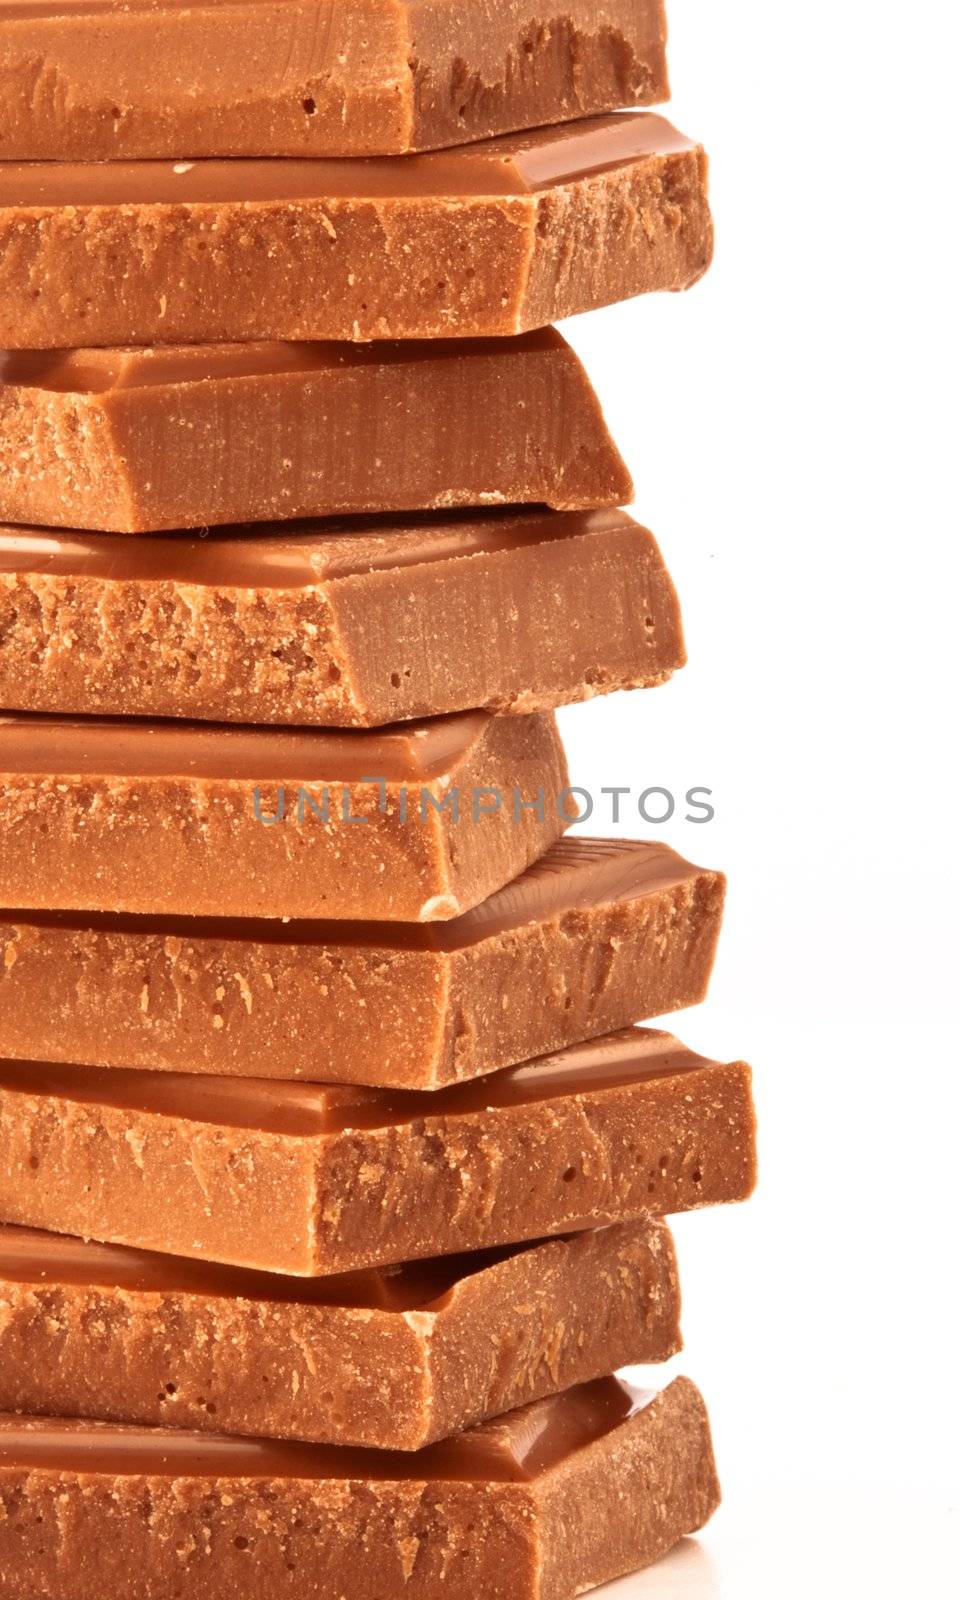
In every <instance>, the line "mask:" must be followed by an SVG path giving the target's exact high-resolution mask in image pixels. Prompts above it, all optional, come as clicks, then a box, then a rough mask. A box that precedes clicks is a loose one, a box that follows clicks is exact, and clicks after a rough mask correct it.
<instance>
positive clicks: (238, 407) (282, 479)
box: [0, 328, 633, 582]
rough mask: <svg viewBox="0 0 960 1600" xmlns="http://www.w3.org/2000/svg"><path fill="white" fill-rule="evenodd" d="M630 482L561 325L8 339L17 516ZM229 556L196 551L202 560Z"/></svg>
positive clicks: (553, 501)
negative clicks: (103, 340)
mask: <svg viewBox="0 0 960 1600" xmlns="http://www.w3.org/2000/svg"><path fill="white" fill-rule="evenodd" d="M480 417H482V418H483V426H482V427H479V426H478V418H480ZM632 493H633V488H632V484H631V482H630V477H629V474H628V472H627V469H626V467H625V466H624V464H623V461H622V459H621V457H620V455H619V454H618V452H617V449H616V446H615V445H614V443H613V441H612V439H611V438H610V435H609V433H608V431H607V429H606V427H605V425H604V421H603V416H602V414H601V411H600V407H599V404H598V402H597V398H596V396H595V394H594V392H593V389H592V388H591V386H590V382H589V379H588V378H587V375H586V373H585V372H584V369H583V367H582V366H581V364H580V362H579V361H578V360H577V357H576V356H575V355H574V353H573V351H572V350H571V349H570V346H569V345H568V344H567V343H566V342H565V340H563V339H562V338H561V336H560V335H559V334H558V333H557V332H556V331H555V330H554V329H552V328H547V329H542V330H540V331H538V332H535V333H529V334H521V335H519V336H518V337H516V338H511V339H492V340H491V339H480V340H476V339H474V340H470V339H455V340H448V341H444V342H443V343H442V344H437V343H436V342H435V341H434V342H432V343H424V342H421V341H417V340H413V341H408V342H406V343H397V342H392V343H391V342H389V341H387V342H379V343H377V344H376V345H372V346H366V345H351V344H345V343H338V344H330V343H315V344H305V343H300V344H279V343H276V342H272V343H271V342H266V343H265V342H260V343H254V344H224V345H209V344H206V345H204V344H200V345H196V344H195V345H157V346H153V347H145V348H140V349H104V350H97V349H89V348H86V349H78V350H52V351H49V350H48V351H36V350H18V351H9V352H7V353H6V354H0V519H4V518H5V519H8V520H9V521H11V522H14V523H38V524H50V525H52V526H56V527H67V528H70V529H82V528H94V529H97V530H106V531H113V532H116V533H143V532H151V531H158V530H164V529H171V528H191V527H193V526H194V525H201V524H202V525H204V526H209V525H213V524H217V525H219V524H224V523H255V522H263V521H270V520H272V519H282V520H283V521H284V522H287V521H289V520H290V519H292V518H295V517H318V516H322V517H330V516H340V515H348V514H355V513H360V512H364V513H368V514H369V513H374V512H377V513H379V512H397V511H415V510H422V509H430V508H437V507H440V508H444V509H445V510H447V511H449V510H450V509H451V508H454V507H457V506H498V505H504V504H507V503H510V504H516V505H520V504H525V503H534V502H535V503H543V504H545V505H550V506H553V507H555V508H556V509H559V510H580V509H583V508H588V509H589V508H594V507H598V506H610V505H621V504H623V503H624V502H625V501H627V500H630V499H631V498H632ZM256 531H257V530H256V529H251V528H244V527H238V528H234V529H233V530H232V534H231V537H232V538H233V539H238V538H241V537H245V536H249V535H250V534H251V533H254V534H255V533H256ZM314 532H317V530H314ZM185 550H186V551H187V552H189V551H190V550H196V541H195V540H190V541H189V542H188V543H187V545H186V546H185ZM144 559H145V560H146V559H147V558H146V557H144ZM157 559H158V561H160V562H161V564H162V557H159V556H158V558H157ZM171 559H172V560H173V561H174V562H175V561H176V558H175V557H172V556H171ZM214 559H215V558H212V557H209V556H206V557H205V556H204V555H203V554H202V553H201V552H199V551H197V554H196V562H197V565H198V570H199V571H203V570H204V568H203V565H202V564H203V563H204V562H208V563H209V562H210V561H212V560H214ZM253 559H254V558H253V557H252V556H251V557H250V560H251V562H252V561H253ZM112 560H115V561H119V560H120V557H119V555H117V554H115V555H114V556H113V557H112ZM180 570H181V571H182V570H183V569H182V568H181V569H180ZM189 571H190V569H189V568H188V569H187V571H183V577H184V581H187V579H188V577H189ZM197 581H198V582H203V579H202V578H201V577H198V578H197ZM253 581H256V579H255V578H254V580H253Z"/></svg>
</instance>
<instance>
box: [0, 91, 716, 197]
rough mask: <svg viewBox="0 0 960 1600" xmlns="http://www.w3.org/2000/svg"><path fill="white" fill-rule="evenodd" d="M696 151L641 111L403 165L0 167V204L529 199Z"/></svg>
mask: <svg viewBox="0 0 960 1600" xmlns="http://www.w3.org/2000/svg"><path fill="white" fill-rule="evenodd" d="M696 148H697V147H696V145H695V144H694V142H693V141H692V140H691V139H687V138H686V137H685V136H684V135H683V134H681V133H678V132H677V130H676V128H674V127H671V125H670V123H669V122H667V121H665V120H664V118H663V117H658V116H654V115H652V114H648V113H643V114H641V115H638V116H608V117H592V118H586V119H584V120H583V121H577V122H575V123H571V124H568V125H566V126H562V127H557V128H534V129H532V130H531V131H529V132H527V133H521V134H510V135H507V136H505V137H503V138H498V139H490V140H485V141H483V142H482V143H481V144H478V145H471V146H464V147H463V148H461V149H459V150H451V151H441V152H439V153H437V154H430V155H425V156H413V157H412V158H411V159H410V160H408V161H395V160H393V159H391V158H386V159H384V160H376V159H371V160H364V161H359V162H358V161H337V160H334V161H330V160H310V161H176V162H169V161H111V162H69V161H60V162H4V163H0V207H4V208H10V209H17V208H24V209H33V208H34V207H37V208H45V207H54V206H78V207H80V206H117V205H120V206H150V205H187V206H189V205H217V204H221V203H223V202H231V201H233V202H239V203H241V204H244V205H256V204H258V203H260V202H261V201H271V200H326V199H340V200H354V199H378V198H386V199H397V200H416V199H422V198H429V199H450V198H453V197H458V198H463V199H466V200H470V199H476V198H481V199H488V198H489V199H494V198H498V197H505V196H513V195H530V194H536V193H538V192H540V191H541V190H544V189H550V188H553V187H555V186H557V185H562V184H567V183H573V182H576V181H578V180H579V179H582V178H584V177H589V176H590V175H591V174H593V173H601V172H607V171H610V170H611V169H615V168H617V167H621V166H623V165H624V164H625V163H629V162H632V161H635V160H637V159H639V158H643V157H645V156H661V155H679V154H685V153H688V152H690V151H693V150H695V149H696Z"/></svg>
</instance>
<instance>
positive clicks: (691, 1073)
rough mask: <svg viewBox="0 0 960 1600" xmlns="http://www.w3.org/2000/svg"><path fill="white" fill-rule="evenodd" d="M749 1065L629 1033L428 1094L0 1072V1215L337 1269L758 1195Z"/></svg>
mask: <svg viewBox="0 0 960 1600" xmlns="http://www.w3.org/2000/svg"><path fill="white" fill-rule="evenodd" d="M753 1146H754V1119H753V1108H752V1103H751V1097H750V1070H749V1068H748V1067H746V1066H745V1065H744V1064H743V1063H742V1062H736V1063H734V1064H732V1065H728V1066H723V1065H720V1064H719V1063H718V1062H713V1061H707V1060H705V1059H704V1058H703V1057H702V1056H697V1055H694V1054H692V1052H690V1051H688V1050H685V1049H684V1047H683V1046H682V1045H681V1044H679V1043H678V1042H677V1040H676V1039H674V1038H672V1037H671V1035H670V1034H667V1033H659V1032H654V1031H651V1030H647V1029H632V1028H631V1029H626V1030H625V1031H624V1032H623V1033H616V1034H608V1035H607V1036H606V1037H605V1038H603V1039H600V1040H597V1041H595V1042H593V1043H592V1044H585V1045H578V1046H576V1047H574V1048H573V1049H571V1050H569V1051H566V1052H560V1053H558V1054H556V1055H552V1056H545V1057H542V1058H541V1059H540V1060H539V1061H536V1062H531V1063H528V1064H527V1065H526V1066H523V1067H511V1068H508V1069H507V1070H506V1071H505V1072H498V1073H495V1074H494V1075H493V1076H492V1077H489V1078H483V1079H481V1080H479V1081H476V1082H474V1083H467V1084H458V1085H456V1086H454V1087H452V1088H449V1089H438V1090H436V1091H434V1092H433V1093H423V1092H417V1091H413V1090H409V1091H402V1090H378V1089H359V1088H349V1089H346V1088H339V1089H338V1088H327V1087H324V1086H322V1085H313V1084H311V1085H307V1084H295V1083H276V1082H266V1081H264V1080H262V1079H254V1078H200V1077H185V1076H179V1075H171V1074H165V1073H146V1072H124V1071H123V1070H121V1069H116V1068H111V1069H106V1070H101V1069H99V1068H96V1067H71V1066H55V1065H50V1064H41V1063H38V1062H12V1061H6V1062H0V1219H2V1220H3V1221H5V1222H17V1223H23V1224H26V1225H27V1226H31V1227H40V1228H50V1229H52V1230H54V1231H56V1232H60V1233H73V1234H77V1235H79V1236H81V1237H82V1238H93V1239H102V1240H109V1241H112V1242H113V1243H116V1244H130V1245H135V1246H138V1247H139V1248H142V1249H148V1250H160V1251H162V1252H164V1253H167V1254H172V1255H183V1256H195V1257H199V1258H201V1259H207V1260H214V1261H223V1262H227V1263H230V1264H232V1265H236V1266H246V1267H253V1268H257V1269H260V1270H262V1271H267V1272H287V1273H292V1274H295V1275H298V1276H303V1277H311V1276H314V1275H316V1276H318V1277H320V1276H323V1275H325V1274H328V1273H333V1272H349V1271H353V1270H355V1269H356V1268H359V1267H367V1266H377V1265H380V1264H383V1263H388V1262H391V1261H406V1260H413V1259H419V1258H422V1257H426V1256H436V1255H449V1254H452V1253H453V1252H455V1251H461V1250H475V1249H484V1248H486V1247H487V1246H489V1245H498V1244H508V1243H516V1242H517V1241H519V1240H523V1239H537V1238H541V1237H543V1236H546V1235H548V1234H556V1233H569V1232H577V1231H581V1230H583V1229H586V1228H592V1227H596V1226H601V1225H603V1224H605V1223H608V1222H626V1221H629V1220H631V1219H633V1218H636V1217H641V1216H645V1215H648V1214H651V1215H656V1216H659V1215H664V1214H667V1213H670V1212H675V1211H688V1210H691V1209H693V1208H695V1207H699V1206H705V1205H716V1204H722V1203H724V1202H728V1201H734V1200H743V1199H745V1198H746V1197H747V1196H748V1195H749V1194H750V1192H751V1190H752V1188H753V1184H754V1148H753Z"/></svg>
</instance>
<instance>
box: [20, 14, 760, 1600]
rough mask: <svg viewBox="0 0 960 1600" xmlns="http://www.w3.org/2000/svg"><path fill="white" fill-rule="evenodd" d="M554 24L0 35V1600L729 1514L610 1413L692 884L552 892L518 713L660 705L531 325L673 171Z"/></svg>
mask: <svg viewBox="0 0 960 1600" xmlns="http://www.w3.org/2000/svg"><path fill="white" fill-rule="evenodd" d="M559 13H560V14H558V16H557V17H556V18H555V19H554V20H552V21H549V22H547V21H544V20H542V17H543V8H542V7H541V6H539V5H537V4H534V3H533V0H500V3H498V4H497V5H496V6H494V7H491V6H489V5H487V4H482V3H481V0H462V3H461V4H459V5H456V6H454V5H453V4H452V3H451V0H417V3H412V0H408V3H400V0H363V3H362V4H361V3H358V0H341V3H339V4H330V3H329V0H290V3H289V4H284V5H275V4H269V5H268V4H264V3H263V0H229V3H228V0H223V3H220V4H212V3H209V0H208V3H206V4H203V5H199V6H197V7H195V8H192V9H191V8H187V7H183V6H180V5H177V6H173V5H171V6H169V7H167V6H165V5H162V4H161V5H156V6H154V5H150V6H142V7H141V6H138V5H133V6H130V5H128V4H126V3H123V4H121V3H120V0H117V3H116V4H114V3H113V0H45V3H44V4H36V3H34V0H11V3H8V4H5V5H4V6H3V9H2V13H0V86H2V87H0V95H2V107H0V109H2V117H0V158H2V159H0V342H2V343H3V344H5V345H6V346H8V347H9V353H8V354H7V355H6V356H5V357H4V358H3V367H2V382H0V519H2V520H3V527H2V528H0V705H2V706H3V708H4V714H3V716H2V717H0V830H2V832H0V839H2V850H0V906H2V907H4V909H3V910H2V911H0V1058H2V1059H0V1223H2V1226H0V1411H2V1412H3V1413H4V1415H3V1416H2V1417H0V1596H2V1597H3V1600H25V1597H27V1596H29V1597H30V1600H36V1597H42V1600H102V1596H104V1595H107V1594H110V1595H115V1596H118V1597H120V1600H201V1597H202V1600H221V1597H223V1600H226V1597H228V1596H229V1597H230V1600H243V1597H245V1596H248V1595H249V1596H254V1595H255V1596H257V1597H258V1600H275V1597H280V1596H296V1597H297V1600H310V1597H315V1600H320V1597H322V1600H385V1597H386V1596H393V1595H399V1594H401V1593H402V1594H404V1595H407V1596H409V1597H410V1600H434V1597H442V1596H445V1595H448V1594H449V1595H450V1596H458V1597H459V1596H469V1597H470V1600H570V1597H572V1596H574V1595H576V1594H579V1593H580V1592H582V1591H583V1590H585V1589H588V1588H591V1587H593V1586H595V1585H597V1584H599V1583H602V1582H604V1581H606V1580H607V1579H609V1578H611V1577H614V1576H616V1575H618V1574H621V1573H624V1572H627V1571H629V1570H632V1569H634V1568H637V1567H639V1566H642V1565H644V1564H645V1563H647V1562H649V1561H652V1560H654V1559H656V1558H657V1557H658V1556H660V1555H661V1554H662V1553H663V1552H664V1551H666V1550H667V1549H669V1548H670V1546H671V1545H672V1544H674V1543H675V1542H676V1541H677V1540H678V1539H679V1538H680V1537H681V1536H682V1535H683V1534H685V1533H687V1532H689V1531H692V1530H693V1529H695V1528H697V1527H699V1526H701V1525H702V1523H703V1522H704V1521H705V1520H706V1518H707V1517H708V1516H709V1515H710V1513H711V1512H712V1510H713V1508H714V1506H715V1504H716V1502H717V1493H718V1492H717V1485H716V1477H715V1471H714V1466H713V1458H712V1452H711V1446H710V1438H709V1430H708V1425H707V1421H706V1415H705V1412H704V1408H703V1404H702V1401H701V1399H700V1397H699V1395H698V1393H697V1391H696V1390H695V1389H694V1388H693V1386H692V1385H691V1384H690V1383H689V1382H687V1381H686V1380H685V1379H678V1380H676V1381H675V1382H673V1383H671V1384H670V1385H669V1386H668V1387H666V1388H665V1389H664V1390H663V1391H662V1392H661V1393H659V1394H649V1393H641V1392H637V1391H635V1390H633V1389H632V1388H631V1387H630V1386H629V1385H628V1384H627V1383H625V1382H623V1381H621V1380H619V1379H618V1378H616V1377H615V1376H611V1374H613V1373H615V1372H616V1370H617V1369H618V1368H620V1367H622V1366H624V1365H627V1364H630V1363H636V1362H644V1363H652V1362H661V1361H665V1360H666V1359H667V1358H669V1357H670V1356H671V1355H672V1354H673V1353H674V1352H675V1351H676V1350H677V1349H678V1347H679V1334H678V1286H677V1271H676V1264H675V1258H674V1251H673V1246H672V1242H671V1238H670V1234H669V1232H668V1230H667V1227H666V1225H665V1223H664V1222H663V1220H661V1219H662V1218H663V1217H664V1216H666V1215H669V1214H671V1213H674V1212H680V1211H686V1210H689V1209H691V1208H693V1207H698V1206H704V1205H713V1204H719V1203H723V1202H729V1201H736V1200H742V1199H744V1198H745V1197H746V1196H747V1195H748V1194H749V1193H750V1190H751V1187H752V1184H753V1178H754V1148H753V1112H752V1106H751V1098H750V1084H749V1072H748V1069H747V1068H746V1067H745V1066H744V1065H743V1064H742V1063H733V1064H723V1063H718V1062H713V1061H709V1060H706V1059H704V1058H702V1057H700V1056H697V1055H694V1054H692V1053H691V1052H689V1051H688V1050H686V1049H685V1048H684V1047H683V1046H682V1045H681V1044H679V1043H678V1042H677V1041H676V1040H675V1039H674V1038H672V1037H671V1036H670V1035H669V1034H667V1033H663V1032H660V1031H656V1030H651V1029H647V1028H641V1027H637V1026H634V1024H636V1023H637V1022H638V1021H642V1020H643V1019H645V1018H652V1017H658V1016H662V1015H664V1014H666V1013H668V1012H670V1011H673V1010H675V1009H678V1008H680V1007H684V1006H687V1005H691V1004H693V1003H695V1002H697V1001H699V1000H701V999H702V998H703V995H704V992H705V988H706V984H707V979H708V976H709V971H710V967H711V963H712V960H713V954H714V949H715V945H716V940H717V936H718V932H719V925H720V917H721V910H722V900H723V880H722V878H721V877H720V875H719V874H717V873H716V872H712V871H707V870H702V869H700V868H697V867H694V866H691V865H690V864H688V863H687V862H685V861H683V860H681V859H680V858H679V857H678V856H677V855H675V854H674V853H673V852H672V851H671V850H669V849H667V848H666V847H664V846H662V845H660V844H655V843H654V844H643V843H634V842H630V841H617V840H610V839H585V838H581V837H579V836H577V837H574V836H569V837H564V835H565V833H566V830H567V829H568V828H569V826H570V824H571V822H572V821H573V820H574V819H575V816H576V800H575V796H574V794H573V792H572V791H571V789H570V787H569V779H568V775H567V771H566V766H565V762H564V756H563V751H562V747H561V744H560V741H559V738H558V734H557V729H556V724H555V720H554V715H553V712H554V710H555V708H556V707H558V706H559V705H562V704H565V703H569V702H572V701H575V700H581V699H585V698H587V697H589V696H592V695H594V694H599V693H604V692H608V691H610V690H614V689H619V688H639V687H649V686H653V685H656V684H659V683H661V682H663V681H664V680H665V679H666V678H668V677H669V676H670V674H671V673H672V672H673V671H674V670H675V669H677V668H678V667H680V666H682V665H683V661H684V652H683V639H682V632H681V626H680V619H679V613H678V608H677V601H676V597H675V594H674V591H673V587H672V585H671V582H670V578H669V576H668V574H667V572H666V570H665V567H664V564H663V560H662V558H661V555H660V552H659V550H658V548H657V545H656V543H655V542H654V539H653V538H652V537H651V535H650V534H649V533H647V532H646V531H645V530H644V529H643V528H641V527H639V526H638V525H637V524H636V523H634V522H633V521H632V520H631V518H630V517H629V516H627V515H626V514H625V513H624V512H623V511H621V510H619V509H617V507H619V506H621V505H623V504H624V502H626V501H627V500H629V498H630V496H631V485H630V481H629V477H628V475H627V472H626V470H625V467H624V465H623V462H622V460H621V458H620V456H619V454H618V453H617V450H616V448H615V446H614V444H613V442H612V440H611V439H610V437H609V434H608V433H607V430H606V428H605V425H604V422H603V418H602V416H601V412H600V409H599V406H598V404H597V400H596V398H595V396H594V394H593V392H592V390H591V388H590V385H589V382H588V380H587V378H586V376H585V374H584V372H583V370H582V369H581V367H580V365H579V363H578V362H577V360H576V358H575V356H574V355H573V353H572V352H571V350H570V349H569V348H568V346H567V345H566V344H565V342H564V341H563V339H562V338H561V337H560V335H559V334H558V333H556V332H555V331H553V330H552V328H551V327H550V326H549V324H550V323H551V322H552V321H553V320H554V319H555V318H557V317H560V316H565V315H567V314H569V313H572V312H577V311H581V310H584V309H587V308H589V307H593V306H599V305H601V304H605V303H608V302H611V301H613V300H617V299H621V298H624V297H626V296H630V295H634V294H639V293H641V292H644V291H648V290H656V289H682V288H685V287H687V286H688V285H690V284H691V283H693V282H694V281H695V280H696V279H697V278H698V277H699V276H700V275H701V274H702V272H703V271H704V270H705V268H706V267H707V265H708V261H709V255H710V247H711V226H710V218H709V211H708V206H707V199H706V188H705V158H704V155H703V152H702V151H701V150H700V149H699V147H697V146H696V145H694V144H692V143H690V142H689V141H688V140H686V139H684V138H683V137H681V136H680V135H679V134H677V133H676V132H675V131H674V130H673V129H672V128H671V127H670V126H669V124H668V123H666V122H664V121H663V120H662V119H660V118H659V117H657V116H655V115H651V114H649V113H645V112H637V111H627V112H622V111H620V112H619V113H618V112H617V108H620V107H625V106H626V107H630V106H637V105H644V104H651V103H655V102H657V101H658V100H662V99H664V98H665V97H666V94H667V86H666V76H665V67H664V24H663V17H662V13H661V7H660V3H659V0H564V4H563V6H562V7H561V8H559ZM545 125H546V126H545ZM518 130H519V131H518ZM530 130H533V131H530ZM421 151H423V152H426V153H414V152H421Z"/></svg>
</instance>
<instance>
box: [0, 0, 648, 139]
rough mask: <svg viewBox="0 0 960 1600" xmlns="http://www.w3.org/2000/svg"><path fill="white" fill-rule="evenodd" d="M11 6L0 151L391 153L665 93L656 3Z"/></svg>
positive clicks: (1, 48) (142, 1) (0, 9)
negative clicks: (546, 7) (545, 5)
mask: <svg viewBox="0 0 960 1600" xmlns="http://www.w3.org/2000/svg"><path fill="white" fill-rule="evenodd" d="M548 10H549V14H548V15H547V14H545V13H544V10H543V7H542V6H541V5H539V4H534V3H533V0H497V3H496V5H490V4H487V3H485V0H461V3H460V4H458V5H451V4H450V3H449V0H401V3H399V4H398V3H394V0H285V3H277V0H232V3H229V4H223V3H221V4H213V3H210V0H208V3H206V4H195V5H192V6H182V5H177V4H174V3H172V0H4V4H3V5H2V6H0V83H2V85H3V89H4V120H3V125H2V128H0V156H2V157H11V156H13V157H17V158H26V159H28V160H33V159H41V160H54V161H70V160H89V161H100V160H116V159H118V158H121V157H134V158H137V159H140V158H143V157H154V156H171V157H175V158H182V157H185V156H187V157H189V156H298V155H305V154H309V155H314V156H367V155H394V154H403V153H406V152H408V151H413V150H426V149H431V148H436V147H439V146H444V145H453V144H462V143H466V142H467V141H470V140H476V139H484V138H487V137H489V136H490V135H493V134H500V133H506V132H508V131H510V130H511V129H515V128H523V127H537V126H539V125H540V124H542V123H548V122H563V121H566V120H567V119H570V118H576V117H582V116H584V115H586V114H588V113H591V112H597V111H612V110H615V109H617V108H618V107H619V106H625V105H652V104H655V103H656V102H657V101H658V100H665V99H667V97H668V93H669V89H668V83H667V74H666V63H665V50H664V45H665V38H666V24H665V20H664V15H663V4H662V0H601V3H598V0H561V3H559V4H558V5H556V6H555V7H552V8H548Z"/></svg>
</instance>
